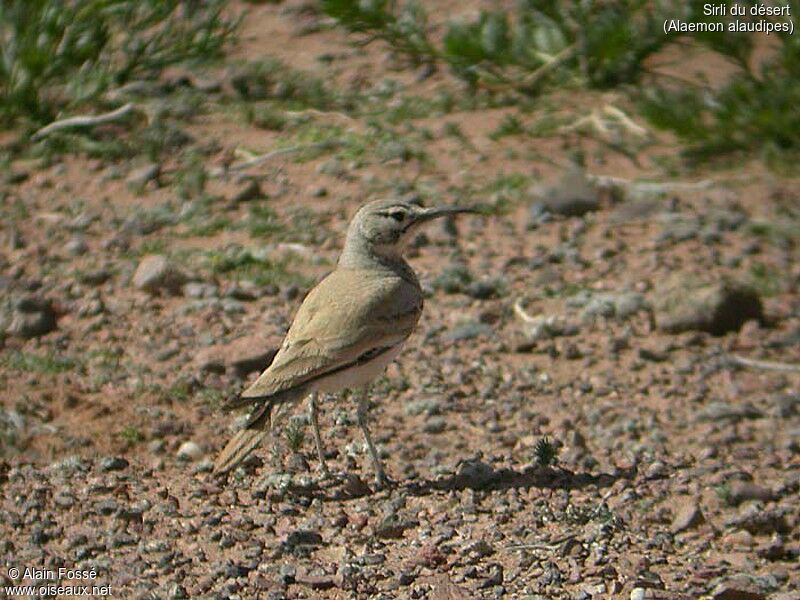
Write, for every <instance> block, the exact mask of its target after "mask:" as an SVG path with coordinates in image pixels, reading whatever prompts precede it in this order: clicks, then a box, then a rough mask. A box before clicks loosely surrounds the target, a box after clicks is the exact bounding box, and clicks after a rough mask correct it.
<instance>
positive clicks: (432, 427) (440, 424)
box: [422, 417, 447, 434]
mask: <svg viewBox="0 0 800 600" xmlns="http://www.w3.org/2000/svg"><path fill="white" fill-rule="evenodd" d="M446 428H447V421H446V420H445V418H444V417H431V418H430V419H428V420H427V421H426V422H425V425H423V427H422V429H423V431H425V433H434V434H436V433H442V432H443V431H444V430H445V429H446Z"/></svg>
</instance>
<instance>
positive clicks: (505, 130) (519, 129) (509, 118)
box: [489, 115, 525, 140]
mask: <svg viewBox="0 0 800 600" xmlns="http://www.w3.org/2000/svg"><path fill="white" fill-rule="evenodd" d="M523 133H525V127H524V126H523V125H522V121H520V120H519V117H517V116H516V115H506V116H505V117H503V120H502V121H501V122H500V125H498V126H497V128H496V129H495V130H494V131H492V132H491V133H490V134H489V137H490V138H491V139H493V140H499V139H500V138H504V137H508V136H512V135H521V134H523Z"/></svg>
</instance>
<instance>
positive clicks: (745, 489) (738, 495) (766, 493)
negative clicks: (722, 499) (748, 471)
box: [729, 480, 773, 504]
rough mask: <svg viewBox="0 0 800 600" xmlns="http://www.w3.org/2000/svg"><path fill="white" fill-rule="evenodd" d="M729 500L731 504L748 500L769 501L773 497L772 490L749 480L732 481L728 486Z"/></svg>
mask: <svg viewBox="0 0 800 600" xmlns="http://www.w3.org/2000/svg"><path fill="white" fill-rule="evenodd" d="M729 489H730V500H731V502H732V503H733V504H741V503H742V502H746V501H748V500H759V501H761V502H769V501H770V500H772V499H773V493H772V490H771V489H769V488H765V487H762V486H760V485H757V484H755V483H752V482H750V481H738V480H737V481H733V482H731V484H730V486H729Z"/></svg>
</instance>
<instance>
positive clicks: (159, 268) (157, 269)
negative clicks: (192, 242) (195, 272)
mask: <svg viewBox="0 0 800 600" xmlns="http://www.w3.org/2000/svg"><path fill="white" fill-rule="evenodd" d="M186 280H187V277H186V275H184V274H183V272H181V270H180V269H178V268H177V267H175V266H174V265H173V264H172V263H171V262H170V261H169V260H168V259H167V257H165V256H162V255H160V254H151V255H150V256H146V257H144V258H143V259H142V261H141V262H140V263H139V266H138V267H137V268H136V272H135V273H134V275H133V280H132V283H133V286H134V287H135V288H137V289H140V290H144V291H146V292H148V293H150V294H154V295H157V294H160V293H161V292H162V291H166V292H168V293H170V294H174V295H178V294H180V293H181V287H182V286H183V284H184V283H186Z"/></svg>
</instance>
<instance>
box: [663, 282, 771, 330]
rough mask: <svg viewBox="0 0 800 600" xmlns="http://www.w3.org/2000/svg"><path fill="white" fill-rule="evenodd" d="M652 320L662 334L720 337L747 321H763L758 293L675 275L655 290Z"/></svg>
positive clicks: (738, 285) (736, 284)
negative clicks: (699, 333)
mask: <svg viewBox="0 0 800 600" xmlns="http://www.w3.org/2000/svg"><path fill="white" fill-rule="evenodd" d="M654 308H655V319H656V324H657V326H658V328H659V329H661V330H662V331H667V332H669V333H679V332H682V331H693V330H694V331H706V332H708V333H711V334H714V335H723V334H725V333H727V332H729V331H738V329H739V328H740V327H741V326H742V325H743V324H744V323H745V322H747V321H749V320H751V319H758V320H763V316H764V315H763V307H762V304H761V298H760V297H759V296H758V293H757V292H756V291H755V290H754V289H753V288H751V287H749V286H747V285H745V284H742V283H739V282H736V281H733V280H726V279H723V280H719V281H711V282H709V281H704V280H702V279H700V278H698V277H696V276H694V275H690V274H677V275H675V276H673V277H671V278H670V279H669V280H667V281H666V282H665V283H664V284H662V285H660V286H657V287H656V290H655V302H654Z"/></svg>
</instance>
